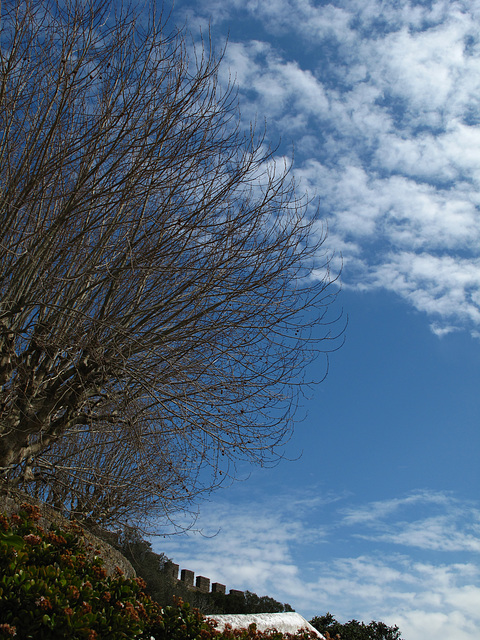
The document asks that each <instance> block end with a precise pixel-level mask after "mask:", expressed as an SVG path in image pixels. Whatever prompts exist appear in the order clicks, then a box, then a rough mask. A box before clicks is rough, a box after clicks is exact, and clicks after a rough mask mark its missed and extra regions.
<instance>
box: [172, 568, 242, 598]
mask: <svg viewBox="0 0 480 640" xmlns="http://www.w3.org/2000/svg"><path fill="white" fill-rule="evenodd" d="M179 569H180V565H178V564H175V563H174V562H167V564H166V565H165V571H166V572H167V574H168V575H169V576H170V577H171V578H172V580H177V581H178V582H181V583H183V584H184V585H185V586H186V587H187V588H188V589H195V590H196V591H200V592H202V593H226V590H227V589H226V586H225V585H224V584H221V583H220V582H213V583H212V585H211V590H210V578H205V576H197V577H196V579H195V573H194V572H193V571H190V570H189V569H182V570H181V572H180V578H179V577H178V572H179ZM229 594H230V595H236V596H243V591H238V589H230V591H229Z"/></svg>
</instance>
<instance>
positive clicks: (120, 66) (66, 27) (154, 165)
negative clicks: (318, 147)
mask: <svg viewBox="0 0 480 640" xmlns="http://www.w3.org/2000/svg"><path fill="white" fill-rule="evenodd" d="M2 11H3V13H2V16H1V33H0V38H1V53H0V55H1V57H0V136H1V138H0V176H1V177H0V221H1V225H0V421H1V422H0V468H1V469H2V470H3V474H4V477H5V478H6V480H7V481H8V482H10V483H17V484H20V485H21V486H22V487H24V488H25V489H26V490H29V491H32V492H35V493H37V494H39V495H42V496H44V497H47V498H48V500H49V501H51V502H53V503H58V504H57V506H58V505H63V507H62V508H64V509H66V510H67V511H68V510H70V511H71V512H73V513H86V514H89V515H90V516H92V517H94V518H96V519H97V520H102V519H103V521H105V522H114V521H118V520H121V519H122V518H123V519H124V520H128V518H129V517H135V518H139V517H153V516H154V515H159V514H165V513H169V512H170V509H172V508H173V505H176V506H178V504H180V503H181V504H185V502H188V501H189V500H190V499H193V498H194V497H196V496H197V495H198V494H199V493H201V492H203V491H207V490H209V489H210V488H211V487H212V486H214V485H216V484H217V483H219V482H221V480H222V477H225V476H227V475H231V474H233V468H232V464H234V462H235V460H239V459H241V460H243V459H244V460H249V461H253V462H255V463H260V464H262V463H264V462H265V461H266V460H272V459H275V457H276V456H277V455H281V453H282V448H281V447H282V444H284V442H285V440H286V438H288V435H289V433H290V430H291V425H292V417H293V415H294V409H295V407H296V399H297V396H298V393H299V391H301V389H302V384H303V373H304V368H305V365H306V364H307V363H309V362H310V361H311V360H312V357H314V356H315V355H316V354H317V353H319V352H323V353H326V352H327V351H329V346H330V345H329V342H328V340H329V339H330V338H332V337H333V336H332V333H331V332H332V331H333V330H332V327H331V325H330V324H329V322H328V321H327V316H326V314H327V311H328V309H329V306H330V304H331V302H332V300H333V298H334V297H335V293H336V287H335V286H332V278H331V276H330V272H329V268H328V259H327V258H325V254H324V252H323V251H322V249H321V245H322V243H323V240H324V238H323V235H321V234H319V232H318V225H317V220H316V216H315V215H313V216H312V215H307V202H306V201H305V199H303V198H298V197H297V195H296V193H295V189H294V185H293V182H292V180H291V179H290V177H289V174H288V171H287V170H285V167H284V166H283V165H280V168H279V163H278V162H277V163H275V162H274V153H273V152H272V151H270V150H269V149H267V148H266V146H265V141H264V138H263V137H262V136H258V135H256V133H255V131H254V130H253V129H251V130H250V132H249V133H248V134H245V133H243V131H244V128H242V127H241V125H240V119H239V115H238V111H237V105H236V98H235V94H234V92H232V89H231V87H227V88H224V89H222V87H221V86H220V84H219V82H218V78H217V71H218V62H217V61H216V59H215V57H214V55H213V53H212V51H211V50H210V49H209V48H208V47H206V46H203V47H202V48H201V49H199V48H198V46H197V48H196V49H195V48H193V47H192V46H190V45H189V40H188V38H187V36H186V34H185V33H183V32H181V31H177V30H174V29H172V30H170V31H167V25H168V21H167V20H165V19H164V18H162V16H160V17H158V16H155V15H153V14H149V15H148V16H145V15H144V14H142V13H138V14H136V13H135V12H134V11H132V10H130V9H128V10H125V9H122V10H116V9H115V4H113V3H112V4H109V5H105V4H104V3H103V2H101V1H100V0H98V1H97V0H85V1H83V2H82V1H80V0H66V1H65V0H63V1H60V0H59V1H58V2H55V0H36V1H35V2H33V1H30V0H10V1H9V0H7V2H4V3H3V6H2ZM189 51H190V54H189ZM192 51H193V53H192ZM322 256H323V257H322ZM312 269H315V270H316V273H317V275H318V273H319V272H321V273H323V277H322V278H321V279H319V278H318V277H317V278H313V277H312V276H311V272H312ZM334 326H335V325H334ZM102 514H103V515H102Z"/></svg>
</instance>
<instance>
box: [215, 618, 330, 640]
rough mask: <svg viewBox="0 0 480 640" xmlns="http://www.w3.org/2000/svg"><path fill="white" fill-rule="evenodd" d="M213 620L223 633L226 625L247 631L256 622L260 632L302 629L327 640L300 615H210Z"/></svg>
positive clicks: (287, 631)
mask: <svg viewBox="0 0 480 640" xmlns="http://www.w3.org/2000/svg"><path fill="white" fill-rule="evenodd" d="M207 617H208V618H210V619H211V620H215V621H216V622H217V629H218V630H219V631H223V630H224V629H225V625H227V624H229V625H230V626H231V627H232V629H247V628H248V625H250V624H252V622H254V623H255V624H256V625H257V629H258V631H267V630H268V629H276V630H277V631H280V632H281V633H297V632H298V631H300V629H306V630H307V631H311V632H312V633H313V634H315V635H316V636H317V638H321V639H323V640H325V636H322V634H321V633H319V632H318V631H317V630H316V629H315V627H312V625H311V624H310V623H309V622H307V620H305V618H304V617H303V616H301V615H300V614H299V613H295V612H288V613H238V614H233V613H232V614H225V615H209V616H207Z"/></svg>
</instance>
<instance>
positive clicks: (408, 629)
mask: <svg viewBox="0 0 480 640" xmlns="http://www.w3.org/2000/svg"><path fill="white" fill-rule="evenodd" d="M342 501H345V498H343V499H341V500H340V501H339V500H338V498H337V499H336V501H335V500H333V499H332V498H331V497H329V498H328V499H325V500H324V499H322V497H319V496H314V494H313V493H311V494H307V495H306V496H305V499H304V500H302V499H301V497H299V496H298V495H292V496H282V499H281V500H280V499H277V500H275V501H274V502H273V503H272V502H269V503H267V502H265V501H264V500H258V499H257V500H253V501H251V502H249V503H247V504H245V503H243V504H240V505H239V504H238V503H237V504H235V505H229V504H228V503H227V502H220V503H216V504H210V505H209V506H207V508H206V509H204V510H203V511H202V515H201V522H203V523H204V524H205V527H204V529H205V530H204V534H213V533H215V532H217V531H218V534H217V535H216V536H215V537H212V538H206V537H202V536H200V535H198V534H197V535H194V534H191V535H190V536H188V537H185V538H180V537H173V538H170V539H168V540H166V541H161V542H156V543H155V546H156V547H157V548H158V550H161V551H164V552H165V553H166V554H167V555H169V556H171V557H173V559H174V561H175V562H177V563H180V564H181V567H182V568H188V569H190V570H193V571H195V572H196V574H197V575H205V576H207V577H210V578H211V579H212V580H213V581H218V582H222V583H223V584H226V585H227V588H237V589H248V590H250V591H254V592H256V593H257V594H258V595H269V596H271V597H273V598H275V599H277V600H279V601H281V602H289V603H290V604H291V605H292V606H293V607H294V608H296V610H297V611H299V612H300V613H302V615H305V616H306V617H307V618H310V617H312V616H314V615H321V614H323V613H325V612H326V611H330V612H331V613H333V615H335V616H336V617H337V619H340V620H343V621H346V620H349V619H351V618H354V617H355V618H357V619H360V620H364V621H365V622H369V621H370V620H372V619H375V620H382V621H384V622H386V623H388V624H397V625H398V626H399V627H400V629H401V631H402V637H404V638H405V639H406V640H425V633H426V632H427V630H428V636H429V637H436V636H435V635H432V634H433V632H434V631H435V633H438V637H441V638H442V640H458V639H459V638H462V639H464V640H473V639H474V638H475V637H476V635H475V630H476V629H478V628H479V626H480V610H479V609H478V602H479V601H480V569H479V567H478V564H477V562H476V560H477V559H478V551H479V550H480V548H479V544H478V542H479V540H480V537H479V536H480V509H479V508H478V506H477V505H476V504H470V503H465V502H461V501H460V500H457V499H455V498H454V497H453V496H452V495H449V494H445V493H441V492H432V491H417V492H414V493H412V494H410V495H407V496H403V497H399V498H392V499H390V500H384V501H377V502H373V503H369V504H366V505H361V504H360V505H358V506H356V507H353V506H351V507H348V508H347V507H343V508H342ZM324 510H327V511H328V514H329V515H328V516H326V515H324V516H323V517H322V512H323V511H324ZM318 520H320V521H322V520H323V521H325V522H326V523H328V524H325V525H322V526H321V527H319V526H318ZM200 524H201V523H200ZM364 533H365V536H364V537H368V539H369V541H370V542H369V551H368V553H359V552H358V547H359V545H361V544H362V537H361V536H362V535H363V534H364ZM372 543H373V544H372ZM399 548H401V550H402V553H401V554H399V553H398V549H399ZM419 550H421V556H419V553H420V552H419ZM438 554H442V555H441V556H439V555H438ZM430 624H431V625H432V626H429V625H430Z"/></svg>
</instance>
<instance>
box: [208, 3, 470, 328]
mask: <svg viewBox="0 0 480 640" xmlns="http://www.w3.org/2000/svg"><path fill="white" fill-rule="evenodd" d="M199 11H200V12H201V16H198V15H197V20H205V19H206V18H207V16H208V17H209V18H210V19H211V21H212V24H213V25H215V26H216V28H217V32H216V33H219V34H220V36H219V37H220V38H221V37H222V35H225V34H226V32H227V30H228V27H229V25H230V24H233V23H236V22H241V21H244V23H245V25H249V24H255V25H258V27H259V28H258V29H257V30H256V31H257V38H256V39H255V40H253V39H249V38H248V36H247V37H244V38H242V39H240V38H238V37H237V38H233V39H232V38H231V40H230V44H229V47H228V49H227V53H226V57H225V60H224V67H223V73H224V74H225V76H227V75H228V74H232V76H233V77H235V78H236V81H237V85H238V88H239V90H240V101H241V105H242V110H243V111H244V113H245V115H246V118H247V119H249V118H251V117H255V115H258V117H259V119H260V121H261V120H262V119H263V117H264V116H266V117H267V121H268V123H269V128H270V131H271V133H272V136H273V137H275V136H277V135H281V136H282V139H283V140H284V141H288V140H294V141H295V173H296V175H297V176H298V178H299V179H300V182H301V186H302V187H304V188H308V190H309V193H310V194H312V193H317V194H318V195H319V197H320V205H321V211H322V212H323V214H324V215H325V217H327V218H328V220H329V227H330V231H331V236H330V246H331V248H332V250H335V251H337V252H338V251H341V252H342V254H343V264H344V271H343V279H344V282H345V285H346V286H350V287H360V288H363V289H377V288H386V289H388V290H390V291H393V292H395V293H396V294H397V295H399V296H400V297H402V298H403V299H405V300H406V301H408V303H410V304H411V305H413V306H414V307H415V308H416V309H417V310H419V311H421V312H422V313H425V314H426V315H427V316H428V317H429V319H430V325H431V327H432V330H433V331H434V332H435V333H436V334H437V335H439V336H441V335H445V334H447V333H449V332H451V331H452V330H455V329H459V328H467V329H469V330H470V331H471V333H472V335H477V334H478V325H479V323H480V215H479V214H478V213H479V212H478V208H479V206H480V196H479V193H480V129H479V127H478V124H479V123H480V97H479V96H480V38H479V35H478V24H479V21H480V2H479V1H478V0H468V2H467V0H456V1H455V2H449V1H447V0H434V1H433V2H429V3H425V4H422V3H418V2H402V3H397V2H383V1H380V0H374V1H372V2H368V3H365V2H361V1H360V0H333V1H332V2H330V3H328V4H324V3H321V4H319V3H315V2H313V1H311V0H274V1H273V2H272V1H271V0H268V1H267V0H255V1H253V0H251V1H247V2H240V0H225V1H223V0H222V2H219V1H217V0H212V1H211V2H207V3H202V8H201V9H199ZM246 28H248V26H246ZM282 38H283V39H285V38H288V39H289V46H288V50H286V49H285V47H284V46H283V45H282V42H284V40H282ZM297 41H298V42H300V41H301V47H299V48H298V49H295V46H294V45H292V44H291V43H292V42H297ZM292 52H296V55H294V56H293V57H292Z"/></svg>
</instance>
